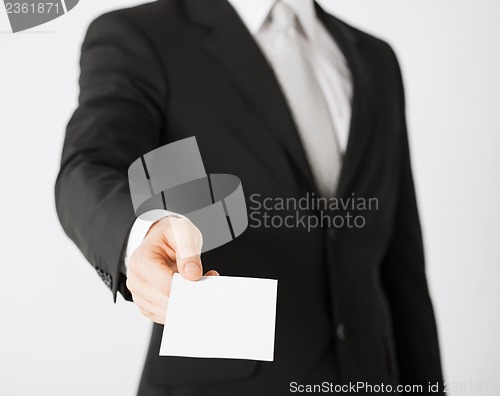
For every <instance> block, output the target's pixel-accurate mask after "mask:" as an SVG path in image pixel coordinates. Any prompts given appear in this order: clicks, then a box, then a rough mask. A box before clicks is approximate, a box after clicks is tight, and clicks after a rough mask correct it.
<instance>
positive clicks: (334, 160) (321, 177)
mask: <svg viewBox="0 0 500 396" xmlns="http://www.w3.org/2000/svg"><path fill="white" fill-rule="evenodd" d="M271 18H272V19H271V27H272V28H273V29H275V32H276V36H275V37H276V39H275V42H274V43H273V46H272V50H271V51H270V53H268V54H266V55H267V56H268V59H269V60H270V62H271V64H272V66H273V69H274V72H275V74H276V76H277V78H278V81H279V82H280V85H281V87H282V89H283V92H284V94H285V97H286V99H287V102H288V105H289V107H290V109H291V111H292V114H293V118H294V120H295V124H296V126H297V129H298V132H299V135H300V139H301V141H302V146H303V147H304V151H305V153H306V156H307V159H308V161H309V165H310V167H311V170H312V173H313V177H314V179H315V182H316V185H317V187H318V190H319V192H320V193H321V194H322V195H323V196H324V197H332V196H334V195H335V190H336V187H337V183H338V179H339V175H340V169H341V165H342V155H341V152H340V148H339V144H338V141H337V136H336V134H335V129H334V125H333V123H332V120H331V115H330V112H329V110H328V107H327V104H326V101H325V98H324V96H323V93H322V91H321V88H320V85H319V82H318V80H317V79H316V76H315V74H314V70H313V68H312V65H311V64H310V62H309V55H308V47H307V43H306V41H305V40H306V37H305V36H304V35H303V34H302V32H301V31H300V30H299V27H298V21H297V17H296V15H295V13H294V11H293V10H292V9H291V8H290V7H289V6H288V5H286V4H284V3H283V2H281V1H278V2H277V3H276V5H275V6H274V8H273V9H272V11H271Z"/></svg>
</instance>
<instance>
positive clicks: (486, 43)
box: [0, 0, 500, 396]
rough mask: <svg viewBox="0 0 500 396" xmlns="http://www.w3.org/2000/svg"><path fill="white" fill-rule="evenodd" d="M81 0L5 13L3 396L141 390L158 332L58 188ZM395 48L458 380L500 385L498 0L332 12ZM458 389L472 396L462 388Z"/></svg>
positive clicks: (89, 14) (367, 5)
mask: <svg viewBox="0 0 500 396" xmlns="http://www.w3.org/2000/svg"><path fill="white" fill-rule="evenodd" d="M136 3H138V2H136V1H132V0H127V1H125V0H106V1H99V2H98V1H93V0H86V1H82V2H80V4H79V5H78V6H77V7H75V9H73V10H72V11H71V12H69V13H68V14H67V15H66V16H63V17H61V18H58V19H57V20H54V21H52V22H50V23H49V24H46V25H43V26H40V27H38V28H35V32H36V33H35V32H27V33H18V34H16V35H13V34H9V33H8V31H9V25H8V21H7V16H6V14H5V10H4V8H3V4H2V5H1V6H0V31H2V33H0V51H1V53H0V134H1V146H0V147H1V155H0V169H1V170H0V172H1V173H0V175H1V184H0V189H1V191H0V192H1V194H0V200H1V202H0V207H1V209H2V216H1V222H0V225H1V227H0V244H1V249H0V263H1V273H0V305H1V306H0V314H1V319H0V394H2V395H8V396H16V395H23V396H24V395H47V396H54V395H64V396H67V395H82V396H84V395H85V396H86V395H133V394H134V392H135V389H136V386H137V383H138V380H139V376H140V372H141V367H142V363H143V359H144V356H145V351H146V345H147V341H148V337H149V331H150V324H149V322H148V321H147V320H146V319H144V318H142V317H141V316H140V314H139V313H138V311H137V310H136V309H135V307H134V306H133V305H132V304H126V303H124V302H123V301H119V303H118V304H116V305H113V303H112V300H111V294H110V293H109V291H108V290H107V289H106V287H105V286H104V285H103V284H102V282H101V281H100V279H99V277H98V276H97V274H96V273H95V272H94V270H93V269H92V268H91V267H90V266H89V265H88V264H87V263H86V262H85V260H84V259H83V257H82V256H81V254H80V253H79V252H78V251H77V250H76V248H75V247H74V246H73V245H72V244H71V243H70V242H69V240H68V239H67V238H66V237H65V235H64V234H63V232H62V230H61V227H60V226H59V223H58V221H57V219H56V214H55V210H54V202H53V184H54V179H55V176H56V172H57V168H58V164H59V155H60V150H61V144H62V139H63V134H64V129H65V124H66V122H67V120H68V118H69V116H70V113H71V111H72V110H73V109H74V107H75V104H76V98H77V92H78V91H77V77H78V63H77V62H78V57H79V49H80V44H81V41H82V39H83V35H84V32H85V30H86V28H87V26H88V24H89V22H90V21H91V20H92V19H93V18H94V17H96V16H97V15H99V14H101V13H103V12H104V11H107V10H111V9H113V8H120V7H123V6H127V5H132V4H136ZM321 3H323V4H324V6H325V7H326V8H327V9H329V10H331V11H332V12H335V13H336V14H337V15H338V16H341V17H343V18H345V19H346V20H348V21H350V22H352V23H354V24H355V25H357V26H359V27H361V28H362V29H365V30H368V31H370V32H372V33H375V34H376V35H378V36H380V37H382V38H385V39H387V40H388V41H389V42H390V43H391V44H392V45H393V47H394V48H395V49H396V52H397V53H398V55H399V58H400V61H401V63H402V67H403V71H404V77H405V82H406V88H407V97H408V109H409V111H408V118H409V127H410V133H411V143H412V152H413V164H414V171H415V178H416V183H417V188H418V198H419V202H420V209H421V215H422V219H423V226H424V232H425V242H426V248H427V258H428V275H429V280H430V287H431V293H432V296H433V298H434V302H435V307H436V311H437V318H438V325H439V330H440V335H441V345H442V351H443V359H444V367H445V373H446V377H447V379H448V380H449V381H457V382H465V383H470V382H477V381H484V382H490V387H489V390H488V391H485V392H482V393H480V392H470V391H469V392H463V393H466V394H478V395H489V396H497V395H498V394H500V387H499V386H498V383H497V384H495V383H494V381H495V377H497V376H498V374H500V358H499V356H500V341H499V335H500V318H499V315H500V281H499V278H500V266H499V264H500V250H499V245H500V243H499V242H500V241H499V238H498V237H499V232H498V227H499V224H500V209H499V206H498V203H499V202H500V188H499V185H498V183H499V179H500V178H499V168H500V156H499V152H500V133H499V132H500V73H499V72H498V71H499V70H500V23H499V20H500V18H499V17H500V3H499V2H498V0H476V1H472V0H469V1H466V0H413V1H409V0H407V1H401V0H392V1H391V0H379V1H373V0H335V1H333V0H331V1H327V0H324V1H321ZM454 394H457V395H458V394H461V393H454Z"/></svg>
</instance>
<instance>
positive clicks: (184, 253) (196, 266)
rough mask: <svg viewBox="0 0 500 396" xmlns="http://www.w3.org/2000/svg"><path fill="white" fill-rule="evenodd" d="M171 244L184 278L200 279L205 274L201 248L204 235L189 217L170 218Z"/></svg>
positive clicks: (180, 272) (178, 267)
mask: <svg viewBox="0 0 500 396" xmlns="http://www.w3.org/2000/svg"><path fill="white" fill-rule="evenodd" d="M170 230H171V237H170V238H169V239H170V240H169V242H170V245H171V246H172V247H173V248H174V250H175V257H176V261H177V270H178V271H179V274H181V276H182V277H183V278H184V279H187V280H192V281H195V280H198V279H200V278H201V276H202V275H203V266H202V264H201V257H200V255H201V248H202V246H203V236H202V234H201V232H200V230H199V229H198V227H196V226H195V225H194V224H193V223H192V222H191V221H190V220H189V219H187V218H180V217H172V218H171V219H170Z"/></svg>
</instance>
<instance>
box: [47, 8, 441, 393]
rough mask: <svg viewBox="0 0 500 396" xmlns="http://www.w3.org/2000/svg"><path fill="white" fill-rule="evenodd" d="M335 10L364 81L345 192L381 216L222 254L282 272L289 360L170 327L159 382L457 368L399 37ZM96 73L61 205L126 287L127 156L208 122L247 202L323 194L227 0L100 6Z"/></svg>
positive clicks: (422, 378)
mask: <svg viewBox="0 0 500 396" xmlns="http://www.w3.org/2000/svg"><path fill="white" fill-rule="evenodd" d="M317 13H318V16H319V18H320V19H321V21H322V22H323V23H324V25H325V26H326V27H327V29H328V30H329V31H330V32H331V34H332V36H333V37H334V39H335V40H336V41H337V43H338V44H339V46H340V47H341V49H342V51H343V52H344V54H345V57H346V59H347V61H348V63H349V66H350V69H351V72H352V76H353V81H354V95H353V103H352V124H351V127H350V135H349V141H348V147H347V151H346V153H345V157H344V163H343V170H342V174H341V179H340V185H339V187H338V197H343V198H347V197H350V196H352V194H354V195H355V196H356V197H365V198H377V199H378V202H379V205H378V210H372V211H369V212H365V213H363V215H364V216H365V219H366V225H365V226H364V227H363V228H359V229H357V228H351V229H349V228H346V227H344V228H340V229H336V228H331V229H328V228H315V229H313V230H310V231H309V232H308V230H307V229H304V228H303V227H299V228H280V229H272V228H263V227H260V228H253V227H249V228H248V229H247V231H246V232H245V233H244V234H243V235H242V236H241V237H239V238H238V239H236V240H235V241H233V242H231V243H229V244H227V245H225V246H223V247H220V248H218V249H216V250H214V251H211V252H209V253H206V254H204V256H203V261H204V263H205V267H206V268H215V269H217V270H218V271H219V272H220V273H222V274H224V275H237V276H255V277H268V278H276V279H279V292H278V307H277V325H276V349H275V361H274V362H273V363H267V362H266V363H263V362H253V361H236V360H223V359H221V360H216V359H184V358H167V357H159V356H158V351H159V342H160V337H161V330H162V327H161V326H158V325H155V326H154V330H153V336H152V340H151V347H150V350H149V354H148V357H147V361H146V365H145V371H144V375H143V380H142V385H141V389H142V390H141V392H142V393H143V394H157V393H154V392H153V389H166V390H169V391H170V392H171V393H158V394H172V395H181V394H182V395H188V394H189V395H198V394H200V395H204V396H206V395H211V394H214V395H226V394H228V395H233V394H236V393H237V394H242V395H244V394H249V395H253V394H288V390H289V383H290V382H292V381H296V382H298V383H310V384H312V383H320V382H321V381H332V382H335V383H345V382H347V381H357V380H360V381H368V382H370V383H372V384H378V383H382V382H384V383H396V382H400V383H404V384H427V382H428V381H441V380H442V375H441V368H440V357H439V348H438V342H437V336H436V327H435V321H434V315H433V309H432V306H431V301H430V299H429V295H428V290H427V283H426V277H425V271H424V255H423V248H422V238H421V231H420V225H419V219H418V214H417V206H416V202H415V192H414V187H413V181H412V174H411V169H410V157H409V149H408V141H407V132H406V125H405V110H404V107H405V105H404V98H403V88H402V81H401V75H400V71H399V67H398V63H397V61H396V58H395V56H394V53H393V51H392V50H391V49H390V47H389V46H388V45H387V44H386V43H384V42H383V41H380V40H378V39H376V38H374V37H371V36H370V35H368V34H365V33H363V32H360V31H358V30H356V29H354V28H353V27H351V26H349V25H347V24H345V23H343V22H341V21H339V20H338V19H336V18H334V17H332V16H331V15H328V14H326V13H325V12H324V11H323V10H322V9H321V8H319V7H317ZM80 88H81V93H80V99H79V107H78V109H77V110H76V112H75V113H74V115H73V117H72V119H71V121H70V123H69V125H68V129H67V135H66V140H65V144H64V150H63V155H62V165H61V171H60V174H59V177H58V179H57V185H56V201H57V209H58V213H59V217H60V220H61V223H62V224H63V227H64V229H65V230H66V232H67V234H68V235H69V237H70V238H71V239H72V240H73V241H74V242H75V243H76V244H77V245H78V247H79V248H80V249H81V251H82V252H83V254H84V255H85V257H86V258H87V259H88V261H89V262H90V263H91V264H92V266H93V267H94V268H95V269H96V271H97V272H98V273H99V275H100V276H101V277H102V278H103V279H104V280H105V282H106V283H107V284H108V286H109V287H110V288H111V289H112V291H113V294H114V295H115V297H116V293H117V292H118V291H119V292H120V293H122V294H123V295H124V296H125V298H127V299H130V293H129V292H128V290H127V288H126V286H125V277H124V275H122V274H121V273H120V262H121V259H122V254H123V248H124V244H125V243H126V241H127V236H128V232H129V230H130V227H131V226H132V224H133V222H134V220H135V216H134V211H133V208H132V203H131V198H130V192H129V188H128V181H127V169H128V167H129V165H130V164H131V163H132V162H133V161H134V160H135V159H137V158H139V157H140V156H141V155H143V154H145V153H147V152H149V151H151V150H153V149H155V148H157V147H159V146H161V145H164V144H167V143H169V142H173V141H176V140H179V139H182V138H186V137H189V136H196V138H197V141H198V144H199V147H200V150H201V153H202V155H203V160H204V164H205V167H206V169H207V170H208V171H209V172H211V173H230V174H234V175H237V176H238V177H240V179H241V180H242V184H243V188H244V191H245V195H246V197H247V199H248V198H249V197H250V196H251V195H252V194H260V195H261V196H262V197H295V198H299V197H303V196H305V195H306V194H307V192H314V191H316V188H315V186H314V183H313V178H312V175H311V170H310V169H309V167H308V164H307V161H306V157H305V154H304V151H303V148H302V146H301V144H300V140H299V137H298V134H297V130H296V127H295V125H294V122H293V119H292V116H291V114H290V110H289V108H288V107H287V104H286V102H285V100H284V97H283V93H282V92H281V90H280V88H279V85H278V83H277V80H276V78H275V75H274V73H273V71H272V69H271V68H270V66H269V65H268V63H267V62H266V60H265V58H264V57H263V55H262V53H261V52H260V50H259V48H258V46H257V45H256V43H255V42H254V40H253V38H252V36H251V34H250V33H249V32H248V31H247V29H246V28H245V26H244V24H243V23H242V21H241V20H240V19H239V17H238V15H237V14H236V12H235V11H234V10H233V9H232V7H231V6H230V5H229V3H227V1H225V0H211V1H206V0H160V1H158V2H155V3H150V4H146V5H143V6H139V7H135V8H131V9H126V10H120V11H115V12H112V13H109V14H106V15H104V16H102V17H99V18H98V19H97V20H95V21H94V22H93V23H92V25H91V26H90V28H89V31H88V34H87V37H86V39H85V42H84V44H83V48H82V57H81V78H80ZM305 212H306V214H307V215H308V216H317V215H318V213H316V212H315V211H314V210H311V211H305ZM337 214H339V213H337ZM340 214H341V213H340ZM281 215H283V214H282V213H281ZM207 309H210V307H207ZM103 326H105V324H103Z"/></svg>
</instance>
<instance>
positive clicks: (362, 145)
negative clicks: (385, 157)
mask: <svg viewBox="0 0 500 396" xmlns="http://www.w3.org/2000/svg"><path fill="white" fill-rule="evenodd" d="M316 12H317V15H318V18H319V19H320V20H321V21H322V22H323V24H324V25H325V27H326V28H327V29H328V31H329V32H330V34H331V35H332V36H333V38H334V39H335V41H336V42H337V44H338V45H339V47H340V49H341V50H342V52H343V54H344V56H345V58H346V60H347V63H348V64H349V69H350V71H351V74H352V80H353V88H354V89H353V98H352V115H351V125H350V129H349V138H348V141H347V148H346V151H345V155H344V159H343V164H342V171H341V174H340V180H339V184H338V187H337V194H336V195H337V196H338V197H342V196H346V195H348V194H350V193H351V192H352V190H351V189H352V188H353V187H354V186H353V183H354V177H355V175H356V173H357V170H358V168H359V166H360V165H361V164H362V162H363V161H362V160H363V153H364V151H365V149H366V147H367V142H368V140H369V137H370V131H371V129H372V127H373V120H374V117H373V116H374V114H375V104H376V101H375V100H374V85H373V78H372V76H371V73H370V69H369V63H368V62H367V61H366V60H364V59H363V53H362V49H361V48H360V43H359V42H358V40H357V37H355V36H354V35H353V33H352V32H351V31H350V30H348V28H347V26H346V25H344V23H343V22H341V21H340V20H338V19H336V18H335V17H333V16H331V15H329V14H328V13H326V12H325V11H324V10H323V9H321V7H320V6H319V5H317V4H316Z"/></svg>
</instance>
